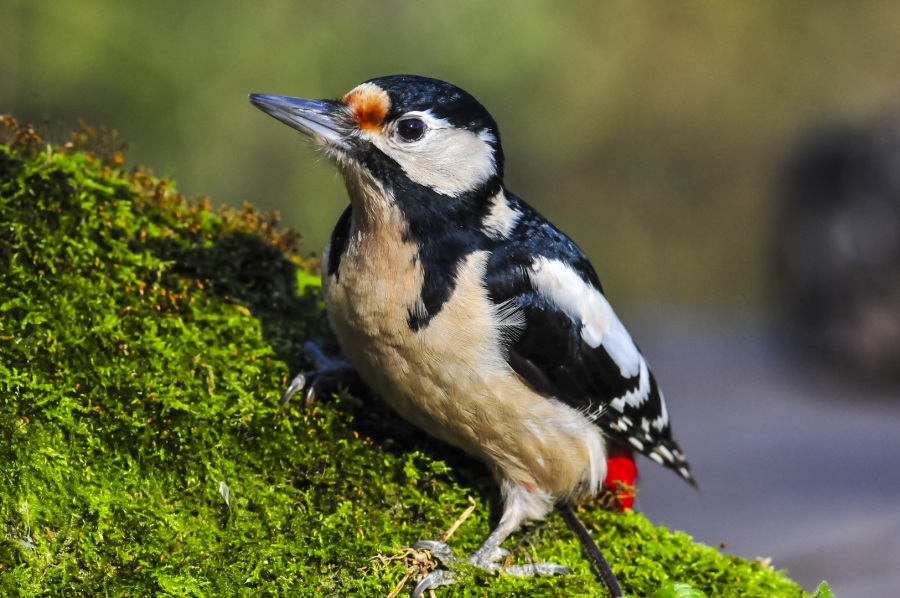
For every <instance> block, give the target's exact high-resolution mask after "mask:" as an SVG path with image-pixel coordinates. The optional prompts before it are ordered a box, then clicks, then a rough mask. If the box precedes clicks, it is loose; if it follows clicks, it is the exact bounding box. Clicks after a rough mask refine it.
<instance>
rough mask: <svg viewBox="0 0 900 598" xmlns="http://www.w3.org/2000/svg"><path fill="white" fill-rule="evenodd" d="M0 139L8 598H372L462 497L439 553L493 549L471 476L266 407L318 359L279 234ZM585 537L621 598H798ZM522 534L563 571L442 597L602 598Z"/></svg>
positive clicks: (693, 547)
mask: <svg viewBox="0 0 900 598" xmlns="http://www.w3.org/2000/svg"><path fill="white" fill-rule="evenodd" d="M0 125H2V127H0V129H2V131H0V133H3V135H4V136H0V142H2V145H0V465H2V467H0V487H2V488H3V491H2V492H0V521H2V528H0V565H2V568H0V594H2V595H5V596H17V595H21V596H33V595H56V594H65V595H67V596H124V595H130V596H147V595H172V596H220V595H221V596H230V595H252V596H257V595H291V596H319V595H321V596H384V595H386V594H387V593H388V592H389V591H390V589H391V588H392V587H393V586H394V585H396V584H397V582H398V581H399V580H400V579H401V578H402V577H403V575H404V573H405V571H406V567H407V563H405V562H404V560H403V559H400V558H391V557H393V556H395V555H398V554H401V553H402V552H403V550H404V548H405V547H406V546H407V545H409V544H410V543H412V542H414V541H415V540H417V539H420V538H432V537H436V536H438V535H440V533H441V532H442V531H443V530H444V529H446V528H447V527H448V526H449V525H450V524H451V523H452V522H453V521H454V520H455V519H456V518H457V516H458V515H459V514H460V513H461V512H462V511H463V510H464V509H465V508H466V507H467V506H468V504H469V499H468V497H469V496H470V495H471V496H473V497H475V500H476V504H477V508H476V510H475V512H474V514H473V515H472V516H471V517H470V518H469V519H468V520H467V521H466V522H465V523H464V525H463V526H462V527H461V528H460V530H459V531H458V532H457V533H456V534H455V535H454V537H453V543H454V545H455V546H456V547H457V548H458V549H460V550H461V551H462V550H465V551H467V550H471V549H472V548H474V547H475V546H476V545H477V543H478V542H479V540H480V539H482V538H483V537H484V536H485V535H486V534H487V532H488V530H489V525H490V522H489V517H490V516H491V513H492V512H493V513H494V514H495V516H496V490H495V489H494V487H493V485H492V483H491V482H490V479H489V476H488V475H487V473H486V471H485V469H484V468H483V467H482V466H481V465H479V464H477V463H474V462H472V461H471V460H469V459H467V458H466V457H464V456H462V455H460V454H458V453H456V452H454V451H452V450H451V449H448V448H447V447H444V446H442V445H439V444H437V443H434V442H432V441H431V440H430V439H428V438H427V437H425V436H424V435H422V434H421V433H419V432H417V431H416V430H414V429H412V428H411V427H410V426H408V425H406V424H405V423H403V422H401V421H398V419H397V417H396V416H395V415H393V414H392V413H391V412H390V411H388V410H387V409H386V408H385V407H383V406H382V405H381V404H380V403H378V402H373V401H371V400H367V401H365V402H363V401H360V400H359V399H356V398H353V397H349V396H342V397H340V398H337V397H335V398H330V399H327V400H324V401H321V402H316V403H313V404H309V405H306V404H303V403H302V402H295V403H292V404H291V405H289V406H288V407H287V408H279V407H278V397H279V395H280V393H281V391H282V389H283V388H284V384H285V381H286V379H287V377H288V375H289V371H288V369H289V366H290V367H294V368H299V367H300V366H301V365H302V356H301V352H300V347H301V346H302V343H303V342H304V341H305V340H308V339H310V338H318V339H320V340H321V341H322V342H324V343H325V344H326V345H327V344H328V342H329V341H328V336H327V332H326V331H325V329H324V327H323V325H322V322H323V319H322V314H321V305H320V300H319V298H318V294H317V293H318V290H317V286H318V285H317V279H316V278H315V277H314V276H313V274H311V273H310V271H309V269H308V268H306V267H305V266H308V264H307V265H304V264H303V263H301V261H300V260H299V258H297V257H296V253H295V251H294V246H295V241H296V239H295V238H294V237H292V236H291V235H286V234H280V233H279V232H278V231H277V226H276V225H277V222H276V221H275V220H274V219H272V218H269V217H266V216H265V215H260V214H257V213H255V212H254V211H253V210H252V208H250V207H245V208H244V209H243V210H238V211H220V212H218V213H216V212H213V211H210V210H209V208H208V206H207V205H205V204H204V202H196V203H190V202H187V201H185V199H184V198H183V197H181V196H180V195H178V194H177V193H175V192H174V191H173V190H172V188H171V186H170V185H169V184H168V183H167V182H165V181H161V180H157V179H155V178H153V177H151V176H149V175H147V174H146V173H144V172H142V171H140V170H135V171H131V172H128V171H126V170H124V169H123V168H122V167H121V166H120V165H119V164H121V162H122V160H121V154H120V152H119V151H118V150H116V149H113V150H111V151H110V150H109V147H108V144H106V145H107V147H106V149H105V150H103V151H99V152H98V151H94V152H93V153H92V152H88V151H85V150H83V149H80V148H81V147H83V146H85V145H90V144H94V145H95V146H102V145H103V144H102V143H99V142H98V141H97V138H98V136H97V135H96V134H93V135H92V134H86V135H85V134H81V136H76V137H75V138H73V140H74V143H70V144H67V146H63V147H50V146H44V145H43V144H42V143H41V142H40V140H39V139H38V138H37V137H36V136H34V135H33V133H32V134H31V135H32V136H29V133H28V131H27V130H25V129H19V128H16V127H15V125H14V124H12V121H11V120H10V119H6V120H0ZM100 138H101V141H102V139H103V137H102V136H100ZM107 141H108V139H107ZM95 149H96V148H95ZM300 289H303V292H301V291H300ZM582 517H583V518H584V519H585V520H586V522H587V523H588V525H590V526H591V527H592V528H593V529H594V530H596V536H597V539H598V541H599V543H600V545H601V546H602V547H604V550H605V552H606V556H607V557H608V558H609V560H610V561H611V562H612V563H613V568H614V569H615V570H616V572H617V574H618V575H619V576H620V580H621V581H622V583H623V585H624V587H625V588H626V590H627V591H628V592H630V593H631V594H633V595H636V596H648V595H651V594H652V593H653V592H655V591H656V590H658V589H660V587H661V586H663V585H664V584H666V583H670V582H681V583H686V584H690V585H691V586H693V587H694V588H696V589H698V590H700V591H702V592H705V593H706V594H707V595H709V596H742V597H749V596H765V597H773V596H797V597H799V596H801V595H802V594H803V592H802V591H801V589H800V588H799V587H798V586H797V585H796V584H794V583H793V582H791V581H790V580H788V579H786V578H785V577H784V576H782V574H780V573H777V572H774V571H771V570H767V569H765V568H763V567H761V566H760V565H758V564H755V563H752V562H748V561H746V560H743V559H736V558H732V557H729V556H725V555H721V554H719V553H718V552H717V551H716V550H714V549H712V548H709V547H706V546H701V545H697V544H693V543H692V542H691V541H690V538H688V537H687V536H685V535H684V534H680V533H674V534H672V533H669V532H667V531H666V530H664V529H660V528H655V527H653V526H652V525H650V524H649V523H648V522H647V520H646V519H644V518H643V517H642V516H640V515H637V514H627V515H618V514H612V513H608V512H604V511H602V510H600V509H585V510H584V512H583V513H582ZM517 538H518V543H513V542H511V543H510V544H511V547H512V548H513V549H514V556H515V558H516V559H518V560H522V559H524V558H527V557H526V555H528V554H532V555H535V556H538V555H539V556H540V558H542V559H548V560H556V561H559V562H563V563H566V564H568V565H570V566H571V567H572V568H573V569H574V571H575V575H573V576H571V577H567V578H553V579H537V580H520V579H504V578H499V579H496V578H490V577H488V576H486V575H484V574H483V573H481V572H470V573H469V575H468V576H467V583H465V584H457V585H456V586H453V587H449V588H442V589H441V590H440V591H439V592H438V594H439V596H476V595H477V596H540V595H548V596H555V595H563V594H565V595H570V596H587V595H598V594H601V595H602V592H601V591H600V590H599V589H598V585H597V582H596V581H595V579H594V576H593V574H592V573H591V571H590V569H589V566H588V564H587V561H586V560H585V558H584V556H583V554H582V551H581V549H580V548H579V546H578V544H577V541H576V540H575V538H574V537H573V536H572V535H571V534H570V533H569V532H568V531H566V529H565V527H564V525H563V523H562V522H561V520H560V519H559V518H557V517H554V518H551V519H550V520H549V521H548V522H547V523H546V524H544V525H541V526H539V527H537V528H534V529H532V530H530V531H526V532H524V533H522V534H519V535H518V536H517ZM378 555H380V557H381V558H378ZM410 587H411V585H408V586H407V588H405V589H404V590H403V593H404V594H405V593H406V592H408V590H409V588H410Z"/></svg>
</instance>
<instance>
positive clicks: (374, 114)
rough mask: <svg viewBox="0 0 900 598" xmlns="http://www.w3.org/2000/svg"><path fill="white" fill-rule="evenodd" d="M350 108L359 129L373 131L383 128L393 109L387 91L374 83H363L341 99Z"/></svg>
mask: <svg viewBox="0 0 900 598" xmlns="http://www.w3.org/2000/svg"><path fill="white" fill-rule="evenodd" d="M341 101H342V102H344V103H345V104H347V106H348V107H349V108H350V114H352V115H353V118H354V119H356V123H357V124H358V125H359V128H360V129H362V130H364V131H372V130H375V129H378V128H379V127H381V123H383V122H384V117H385V116H387V113H388V110H390V108H391V100H390V98H389V97H388V94H387V92H386V91H385V90H383V89H381V88H380V87H378V86H377V85H374V84H372V83H363V84H362V85H359V86H357V87H355V88H353V89H352V90H350V93H348V94H347V95H345V96H344V97H342V98H341Z"/></svg>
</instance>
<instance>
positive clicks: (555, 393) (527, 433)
mask: <svg viewBox="0 0 900 598" xmlns="http://www.w3.org/2000/svg"><path fill="white" fill-rule="evenodd" d="M250 99H251V102H252V103H253V104H254V105H256V106H257V107H259V108H260V109H262V110H264V111H265V112H267V113H268V114H271V115H272V116H274V117H275V118H278V119H279V120H281V121H283V122H285V123H287V124H288V125H290V126H292V127H294V128H296V129H298V130H300V131H301V132H303V133H305V134H307V135H308V136H310V137H311V138H312V139H313V140H314V142H315V143H316V144H317V145H318V146H319V147H320V148H321V149H323V150H324V151H325V152H326V154H327V155H328V156H329V157H331V158H332V159H333V161H334V162H335V163H336V165H337V166H338V168H339V169H340V171H341V173H342V175H343V177H344V180H345V183H346V186H347V190H348V194H349V196H350V205H349V206H348V207H347V209H346V211H345V212H344V213H343V215H342V216H341V218H340V220H339V221H338V224H337V227H336V228H335V230H334V232H333V234H332V238H331V242H330V244H329V246H328V248H327V249H326V252H325V254H324V256H323V263H324V266H325V272H324V276H323V290H324V294H325V299H326V306H327V310H328V314H329V318H330V321H331V323H332V327H333V329H334V331H335V334H336V336H337V338H338V340H339V342H340V343H341V347H342V349H343V350H344V352H345V354H346V355H347V357H348V358H349V360H350V362H351V363H352V364H353V366H354V368H356V370H357V371H358V372H359V374H360V376H361V377H362V379H363V380H364V381H365V382H366V383H367V384H368V385H369V386H370V387H372V389H373V390H375V391H376V392H377V393H378V394H379V395H380V396H382V397H383V398H384V399H385V400H386V401H387V402H388V403H389V404H390V405H391V406H392V407H393V408H394V409H395V410H396V411H398V412H399V413H400V414H401V415H403V416H404V417H405V418H407V419H408V420H410V421H412V422H413V423H414V424H416V425H418V426H419V427H421V428H423V429H424V430H425V431H427V432H429V433H431V434H433V435H434V436H436V437H438V438H441V439H443V440H445V441H447V442H449V443H451V444H454V445H456V446H458V447H460V448H462V449H464V450H466V451H468V452H469V453H471V454H473V455H475V456H477V457H480V458H482V459H483V460H484V461H485V462H487V464H488V465H489V467H490V468H491V469H492V471H493V472H494V474H495V477H496V478H497V480H498V482H499V484H500V486H501V491H502V493H503V496H504V500H505V506H504V514H503V517H502V518H501V521H500V524H499V525H498V527H497V528H496V529H495V530H494V531H493V532H492V533H491V535H490V536H489V537H488V539H487V540H486V541H485V542H484V544H482V546H481V547H479V548H478V549H477V550H476V551H475V552H474V553H473V554H472V555H470V556H469V557H468V560H469V562H470V563H473V564H475V565H478V566H481V567H483V568H485V569H488V570H492V571H495V570H497V568H498V565H496V561H497V560H498V558H499V556H500V555H501V551H502V549H500V543H501V542H502V541H503V540H504V539H505V538H506V537H507V536H508V535H509V534H510V533H512V532H514V531H515V530H516V529H518V527H519V526H520V525H521V524H522V523H523V522H526V521H529V520H535V519H540V518H542V517H544V516H545V515H546V514H547V513H548V512H549V511H550V510H551V509H552V508H553V505H554V504H555V503H557V502H570V501H577V500H579V499H582V498H586V497H590V496H592V495H595V494H596V493H598V492H599V491H600V488H601V485H602V482H603V479H604V477H605V475H606V458H607V455H608V449H609V446H608V445H609V443H617V442H618V443H625V444H627V445H629V446H631V447H633V448H634V449H635V450H637V451H639V452H641V453H643V454H644V455H647V456H648V457H650V458H651V459H653V460H654V461H657V462H658V463H661V464H663V465H665V466H667V467H670V468H672V469H673V470H675V471H676V472H677V473H678V474H679V475H681V476H682V477H683V478H685V479H686V480H688V481H690V482H693V478H692V477H691V473H690V469H689V466H688V464H687V461H686V460H685V458H684V456H683V455H682V453H681V451H680V449H679V447H678V445H677V444H676V443H675V442H674V441H673V440H672V436H671V431H670V424H669V418H668V413H667V411H666V406H665V402H664V400H663V396H662V393H661V392H660V390H659V387H658V386H657V384H656V381H655V379H654V378H653V375H652V373H651V372H650V370H649V367H648V366H647V363H646V361H645V359H644V357H643V356H642V354H641V353H640V351H639V350H638V348H637V346H636V345H635V343H634V341H633V340H632V338H631V336H630V335H629V334H628V332H627V331H626V329H625V327H624V326H623V325H622V323H621V322H620V320H619V319H618V317H617V316H616V314H615V312H614V311H613V310H612V308H611V307H610V305H609V302H608V301H607V300H606V298H605V296H604V294H603V291H602V288H601V285H600V281H599V279H598V277H597V274H596V273H595V271H594V269H593V267H592V266H591V264H590V262H589V261H588V259H587V258H586V257H585V255H584V254H583V252H582V251H581V250H580V249H579V248H578V247H577V246H576V244H575V243H574V242H573V241H572V240H571V239H569V238H568V237H567V236H566V235H565V234H563V233H562V232H561V231H560V230H559V229H557V228H556V227H554V226H553V225H552V224H550V223H549V222H548V221H547V220H546V219H545V218H544V217H542V216H541V215H540V214H539V213H538V212H536V211H535V210H534V209H533V208H531V207H530V206H529V205H528V204H526V203H525V202H524V201H522V200H521V199H519V198H517V197H516V196H514V195H513V194H512V193H510V192H509V191H507V190H506V189H505V187H504V185H503V168H504V157H503V150H502V147H501V144H500V134H499V131H498V128H497V125H496V123H495V122H494V120H493V118H492V117H491V116H490V114H489V113H488V112H487V110H485V109H484V107H483V106H481V104H479V103H478V102H477V101H476V100H475V99H474V98H473V97H472V96H470V95H469V94H467V93H466V92H464V91H462V90H460V89H459V88H457V87H455V86H453V85H450V84H449V83H445V82H443V81H437V80H434V79H427V78H423V77H415V76H393V77H383V78H379V79H373V80H371V81H368V82H366V83H363V84H361V85H360V86H358V87H356V88H355V89H354V90H352V91H351V92H350V93H348V94H347V95H345V96H344V97H342V98H341V99H339V100H334V101H315V100H302V99H297V98H287V97H283V96H262V95H253V96H251V98H250ZM295 386H297V385H292V388H294V387H295ZM301 386H302V384H301ZM428 546H429V547H430V548H432V549H434V550H436V551H438V552H440V551H442V550H443V551H444V553H445V558H447V559H449V558H450V556H449V554H446V553H447V552H448V551H446V550H444V549H442V548H440V547H438V546H436V545H433V543H431V544H429V545H428ZM444 548H445V547H444ZM565 571H566V570H565V568H563V567H561V566H558V565H552V564H549V563H538V564H533V565H520V566H512V567H507V568H506V572H507V573H513V574H534V573H550V574H553V573H562V572H565ZM432 576H433V577H432ZM432 576H429V577H431V579H430V580H428V578H426V580H425V581H424V582H423V583H424V586H423V584H420V587H419V588H417V591H418V592H419V593H421V591H422V590H423V589H425V588H427V587H433V586H434V585H438V584H440V583H446V582H448V581H449V580H450V579H452V575H449V574H444V575H441V572H435V574H432Z"/></svg>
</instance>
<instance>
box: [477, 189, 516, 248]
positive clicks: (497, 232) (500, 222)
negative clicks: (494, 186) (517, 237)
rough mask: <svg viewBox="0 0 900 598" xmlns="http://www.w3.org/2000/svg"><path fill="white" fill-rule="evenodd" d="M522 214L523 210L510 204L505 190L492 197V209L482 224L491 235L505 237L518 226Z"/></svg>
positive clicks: (498, 237) (496, 237)
mask: <svg viewBox="0 0 900 598" xmlns="http://www.w3.org/2000/svg"><path fill="white" fill-rule="evenodd" d="M521 215H522V213H521V212H519V211H518V210H515V209H513V208H512V207H511V206H510V205H509V201H508V200H507V199H506V196H505V195H504V194H503V191H500V192H499V193H497V195H495V196H494V197H493V198H492V199H491V211H490V212H488V215H487V216H485V218H484V220H483V221H482V223H481V224H482V226H483V227H484V230H485V232H486V233H487V234H488V235H490V236H491V237H493V238H495V239H505V238H507V237H508V236H509V234H510V233H511V232H512V231H513V229H514V228H515V227H516V223H517V222H518V221H519V217H520V216H521Z"/></svg>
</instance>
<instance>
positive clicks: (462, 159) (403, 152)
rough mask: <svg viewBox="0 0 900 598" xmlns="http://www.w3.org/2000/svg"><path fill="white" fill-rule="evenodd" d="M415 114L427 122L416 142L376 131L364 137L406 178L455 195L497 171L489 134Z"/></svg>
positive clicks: (479, 183)
mask: <svg viewBox="0 0 900 598" xmlns="http://www.w3.org/2000/svg"><path fill="white" fill-rule="evenodd" d="M419 116H420V118H422V120H424V121H425V123H426V124H427V125H428V131H427V132H426V133H425V137H423V138H422V139H421V140H420V141H414V142H403V141H400V140H397V139H394V138H393V137H391V136H390V135H389V134H385V133H382V132H380V131H379V132H378V133H373V134H368V135H365V134H364V136H365V137H366V138H367V139H369V140H370V141H371V142H372V143H373V144H375V146H376V147H377V148H378V149H380V150H381V151H383V152H384V153H385V154H386V155H387V156H389V157H390V158H392V159H393V160H394V161H396V162H397V164H399V165H400V167H401V168H402V169H403V171H404V172H405V173H406V176H408V177H409V178H410V180H412V181H413V182H415V183H418V184H420V185H423V186H425V187H429V188H431V189H434V190H435V191H437V192H438V193H440V194H442V195H449V196H450V197H458V196H459V195H462V194H463V193H466V192H467V191H473V190H475V189H477V188H478V187H480V186H481V185H483V184H484V183H485V182H486V181H487V180H488V179H490V178H491V177H492V176H494V175H495V174H497V164H496V162H495V160H494V149H493V147H492V146H491V143H492V142H494V141H495V139H494V136H493V135H492V134H491V133H489V132H488V131H482V132H480V133H478V134H475V133H473V132H472V131H469V130H467V129H456V128H453V127H452V126H451V125H450V124H449V123H448V122H447V121H445V120H442V119H437V118H434V117H433V116H431V115H430V114H427V113H425V114H421V115H419Z"/></svg>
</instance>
